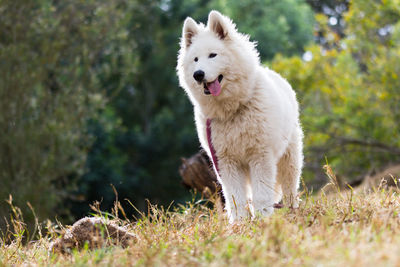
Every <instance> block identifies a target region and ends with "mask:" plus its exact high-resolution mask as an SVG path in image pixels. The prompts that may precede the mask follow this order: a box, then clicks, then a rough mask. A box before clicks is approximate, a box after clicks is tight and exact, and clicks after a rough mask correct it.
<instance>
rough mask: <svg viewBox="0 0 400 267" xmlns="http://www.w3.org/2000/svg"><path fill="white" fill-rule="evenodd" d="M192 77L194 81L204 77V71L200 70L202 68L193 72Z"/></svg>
mask: <svg viewBox="0 0 400 267" xmlns="http://www.w3.org/2000/svg"><path fill="white" fill-rule="evenodd" d="M193 78H194V79H195V80H196V81H198V82H201V81H202V80H203V79H204V71H202V70H196V71H195V72H194V73H193Z"/></svg>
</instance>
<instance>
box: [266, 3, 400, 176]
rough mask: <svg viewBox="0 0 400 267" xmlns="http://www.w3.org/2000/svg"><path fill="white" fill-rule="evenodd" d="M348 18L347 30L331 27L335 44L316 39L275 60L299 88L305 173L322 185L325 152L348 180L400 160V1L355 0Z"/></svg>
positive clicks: (346, 18)
mask: <svg viewBox="0 0 400 267" xmlns="http://www.w3.org/2000/svg"><path fill="white" fill-rule="evenodd" d="M323 18H324V16H323V15H319V18H318V22H319V23H321V24H323V23H325V25H327V23H328V19H329V18H327V17H325V20H324V19H323ZM344 18H345V21H346V25H347V27H346V29H345V35H346V36H348V37H345V38H343V39H341V38H340V36H338V35H337V34H335V33H333V32H330V31H329V29H328V30H327V31H326V34H327V35H330V36H331V37H328V38H326V39H327V40H329V41H330V42H331V43H332V45H330V47H332V49H326V46H325V45H324V46H316V45H314V46H310V47H308V48H307V50H308V51H307V52H306V54H305V55H304V56H303V58H300V57H292V58H283V57H282V56H279V57H277V58H275V59H274V61H273V62H272V68H273V69H275V70H277V71H278V72H280V73H282V74H283V76H284V77H286V78H287V79H288V80H289V81H290V82H291V83H292V85H293V86H294V87H295V88H296V89H297V91H298V92H299V98H300V99H301V106H302V122H303V126H304V129H305V147H306V172H305V173H306V176H307V177H308V178H311V177H314V176H316V177H319V179H317V180H316V183H319V184H321V183H322V181H321V177H323V175H322V170H321V168H320V165H321V164H322V163H324V162H325V158H324V157H325V156H326V157H327V158H328V160H329V162H330V164H331V165H332V166H334V169H335V170H337V171H338V173H339V174H340V175H342V176H345V177H348V178H349V179H355V178H357V177H358V176H363V175H365V173H366V172H370V171H372V170H373V169H380V168H382V167H384V166H386V165H389V164H391V163H395V162H397V163H398V162H400V135H399V132H400V128H399V123H398V122H399V119H400V109H399V103H400V98H399V95H400V91H399V90H400V79H399V73H400V68H399V64H398V62H399V61H400V49H399V47H400V46H399V44H400V43H399V42H400V38H399V36H400V22H399V21H400V8H399V6H398V1H394V0H393V1H390V0H389V1H379V2H378V1H373V0H369V1H363V2H359V1H354V2H351V4H350V9H349V12H348V13H346V14H345V17H344ZM320 27H324V25H320ZM316 159H319V161H316ZM307 173H308V175H307ZM311 173H313V174H314V175H311Z"/></svg>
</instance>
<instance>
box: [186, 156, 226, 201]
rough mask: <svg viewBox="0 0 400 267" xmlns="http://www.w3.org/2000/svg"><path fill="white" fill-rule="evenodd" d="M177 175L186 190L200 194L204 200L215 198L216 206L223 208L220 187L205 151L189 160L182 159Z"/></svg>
mask: <svg viewBox="0 0 400 267" xmlns="http://www.w3.org/2000/svg"><path fill="white" fill-rule="evenodd" d="M179 174H180V175H181V177H182V184H183V185H184V186H185V187H186V188H189V189H194V190H196V191H197V192H200V193H201V194H202V196H204V197H205V198H213V197H216V198H217V201H216V202H217V203H216V204H217V205H220V206H221V207H223V206H224V202H225V201H224V198H223V196H222V188H221V185H220V184H219V182H218V180H217V176H216V174H215V172H214V170H213V168H212V163H211V161H210V159H209V158H208V156H207V154H206V152H205V151H203V150H202V151H200V152H198V153H196V154H195V155H193V156H191V157H190V158H182V165H181V166H180V167H179Z"/></svg>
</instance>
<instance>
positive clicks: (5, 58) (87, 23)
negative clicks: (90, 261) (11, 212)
mask: <svg viewBox="0 0 400 267" xmlns="http://www.w3.org/2000/svg"><path fill="white" fill-rule="evenodd" d="M110 7H111V8H110ZM109 10H112V5H105V4H101V3H97V2H96V1H84V2H83V1H79V2H77V1H63V2H62V3H56V2H53V1H44V0H43V1H28V0H27V1H18V2H16V1H12V0H10V1H8V0H4V1H1V3H0V128H1V129H2V130H1V132H0V170H1V171H0V181H1V186H0V214H6V210H8V207H7V205H6V203H5V201H4V200H5V199H8V195H9V194H12V195H13V198H14V201H15V204H16V205H19V206H21V207H22V208H23V210H25V211H26V210H27V206H26V202H30V203H31V204H32V206H33V207H34V208H35V209H36V213H37V215H38V216H39V218H40V219H44V218H46V217H48V216H52V215H55V214H56V213H57V214H65V213H66V212H65V211H64V210H62V208H61V207H62V206H59V205H60V201H61V200H63V199H64V198H65V197H66V196H67V192H68V189H71V186H72V185H73V179H74V178H76V177H78V176H80V175H82V174H83V166H84V162H85V159H86V153H87V148H88V147H89V146H90V144H91V138H90V136H88V135H87V131H86V122H87V120H88V119H89V118H95V117H96V110H97V108H99V107H101V106H102V105H103V104H104V100H103V96H102V93H101V90H98V85H99V83H98V80H97V77H96V75H94V74H95V73H96V68H95V66H99V67H101V64H100V63H99V62H98V61H99V59H100V58H101V56H100V54H101V50H102V49H103V48H104V45H105V43H106V40H105V39H104V38H103V37H102V36H103V34H104V35H105V36H109V37H110V38H112V31H111V30H112V28H113V25H114V22H113V20H111V18H113V19H118V16H114V15H115V14H113V13H112V12H111V11H110V13H107V12H109ZM105 13H107V16H106V17H103V15H104V14H105ZM25 214H29V213H28V212H25ZM2 217H3V216H2Z"/></svg>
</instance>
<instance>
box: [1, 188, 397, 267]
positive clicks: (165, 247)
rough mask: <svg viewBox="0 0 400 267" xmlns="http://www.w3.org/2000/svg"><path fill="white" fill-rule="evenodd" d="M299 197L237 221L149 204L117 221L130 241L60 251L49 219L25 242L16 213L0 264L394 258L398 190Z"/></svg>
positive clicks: (370, 262) (333, 262)
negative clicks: (139, 214)
mask: <svg viewBox="0 0 400 267" xmlns="http://www.w3.org/2000/svg"><path fill="white" fill-rule="evenodd" d="M302 198H303V201H302V203H301V206H300V208H299V209H296V210H291V209H288V208H283V209H279V210H276V212H275V213H274V214H273V215H272V216H271V217H269V218H260V219H255V220H252V221H251V220H248V221H243V222H241V223H237V224H235V225H229V224H228V223H227V220H226V218H224V216H223V215H221V214H220V212H217V211H216V210H213V209H210V208H207V207H206V206H205V205H203V204H202V203H200V202H199V203H194V202H191V203H188V204H187V205H185V206H182V207H180V208H178V209H176V210H174V211H165V210H163V209H162V208H156V207H151V209H152V212H151V215H148V216H145V217H143V218H142V219H140V220H138V221H137V222H135V223H129V221H128V220H126V219H116V220H115V221H116V222H117V223H119V224H121V225H124V226H126V227H127V228H128V229H129V231H130V232H132V233H134V234H135V235H136V237H137V241H136V242H134V243H133V244H132V245H131V246H129V247H128V248H125V249H124V248H121V247H119V246H108V247H102V248H99V249H94V250H90V249H88V248H83V249H82V250H80V251H77V250H73V251H72V253H70V254H64V255H63V254H59V253H56V254H54V253H49V252H48V249H49V246H50V242H51V240H52V239H54V238H55V237H56V236H55V233H54V232H55V230H54V229H55V227H54V225H53V226H51V224H50V223H49V224H48V226H47V227H48V234H46V235H44V234H42V236H41V234H40V232H39V233H38V236H39V238H38V240H36V241H31V242H29V243H28V244H27V245H23V244H22V243H23V242H22V241H21V240H22V235H23V230H22V229H23V225H22V224H19V221H18V220H16V221H15V222H14V227H15V229H14V233H13V234H14V241H13V242H11V243H10V242H6V240H5V238H3V241H2V243H1V246H0V266H21V265H24V266H34V265H40V266H46V265H47V266H124V265H133V266H142V265H145V266H288V265H289V266H375V267H378V266H399V265H400V215H399V212H400V207H399V194H398V192H397V190H393V189H390V190H383V189H382V190H377V191H376V192H374V193H371V194H364V193H355V192H352V191H350V190H349V191H346V192H337V193H334V194H330V195H328V196H326V195H324V194H317V195H311V196H310V195H308V193H304V194H303V197H302ZM120 214H121V212H120ZM17 219H18V218H17ZM42 228H43V229H44V228H46V227H44V226H42ZM40 236H41V237H40Z"/></svg>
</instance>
